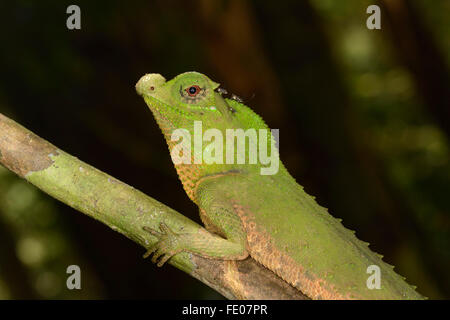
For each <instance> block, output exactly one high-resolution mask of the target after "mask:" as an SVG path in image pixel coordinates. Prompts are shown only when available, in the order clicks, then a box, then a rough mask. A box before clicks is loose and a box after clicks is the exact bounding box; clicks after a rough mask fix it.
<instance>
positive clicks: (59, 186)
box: [0, 114, 307, 299]
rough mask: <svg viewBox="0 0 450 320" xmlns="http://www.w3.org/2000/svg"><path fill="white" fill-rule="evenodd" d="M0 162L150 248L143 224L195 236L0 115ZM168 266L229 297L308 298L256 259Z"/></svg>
mask: <svg viewBox="0 0 450 320" xmlns="http://www.w3.org/2000/svg"><path fill="white" fill-rule="evenodd" d="M0 164H2V165H3V166H5V167H6V168H8V169H9V170H11V171H13V172H15V173H16V174H17V175H18V176H19V177H21V178H23V179H26V180H27V181H29V182H31V183H32V184H34V185H35V186H36V187H38V188H39V189H41V190H42V191H44V192H46V193H47V194H49V195H50V196H52V197H54V198H56V199H58V200H60V201H61V202H64V203H65V204H67V205H69V206H71V207H72V208H74V209H76V210H78V211H80V212H82V213H84V214H86V215H88V216H90V217H92V218H94V219H96V220H98V221H100V222H102V223H104V224H106V225H107V226H109V227H110V228H112V229H113V230H115V231H117V232H120V233H122V234H123V235H125V236H126V237H128V238H130V239H131V240H133V241H135V242H137V243H139V244H140V245H142V246H144V247H146V248H148V247H150V246H151V245H153V244H154V243H155V242H156V238H154V237H153V236H151V235H149V234H148V233H147V232H145V231H144V230H143V228H142V227H143V226H147V227H150V228H154V229H158V228H159V224H160V222H163V221H164V222H165V223H166V224H167V225H168V226H169V227H170V228H172V230H174V231H175V232H176V231H184V232H186V231H187V232H196V231H198V230H199V228H201V226H199V225H198V224H196V223H195V222H193V221H191V220H189V219H188V218H186V217H184V216H183V215H181V214H180V213H178V212H176V211H175V210H173V209H171V208H169V207H167V206H165V205H163V204H162V203H160V202H158V201H156V200H155V199H152V198H150V197H148V196H146V195H145V194H143V193H142V192H140V191H138V190H136V189H134V188H133V187H131V186H128V185H127V184H125V183H123V182H121V181H119V180H117V179H115V178H113V177H111V176H109V175H107V174H106V173H103V172H101V171H99V170H97V169H96V168H94V167H91V166H89V165H88V164H86V163H84V162H82V161H80V160H78V159H77V158H75V157H73V156H71V155H69V154H67V153H65V152H63V151H61V150H59V149H57V148H56V147H55V146H53V145H52V144H50V143H49V142H47V141H45V140H44V139H42V138H40V137H38V136H37V135H35V134H34V133H32V132H31V131H29V130H27V129H25V128H24V127H22V126H20V125H19V124H17V123H16V122H14V121H12V120H11V119H9V118H7V117H5V116H4V115H2V114H0ZM169 263H170V264H171V265H173V266H175V267H176V268H178V269H180V270H182V271H184V272H186V273H188V274H189V275H191V276H193V277H195V278H197V279H198V280H200V281H202V282H203V283H205V284H207V285H208V286H210V287H211V288H213V289H215V290H216V291H218V292H219V293H221V294H222V295H224V296H225V297H227V298H229V299H307V297H306V296H304V295H303V294H302V293H300V292H299V291H298V290H296V289H295V288H293V287H292V286H290V285H289V284H287V283H286V282H285V281H283V280H282V279H281V278H279V277H277V276H276V275H275V274H274V273H272V272H271V271H269V270H268V269H266V268H264V267H263V266H261V265H260V264H258V263H257V262H256V261H254V260H253V259H251V258H248V259H246V260H244V261H221V260H212V259H206V258H202V257H199V256H196V255H192V254H188V253H180V254H177V255H175V256H173V257H172V258H171V259H170V260H169Z"/></svg>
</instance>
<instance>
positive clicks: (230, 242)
mask: <svg viewBox="0 0 450 320" xmlns="http://www.w3.org/2000/svg"><path fill="white" fill-rule="evenodd" d="M136 90H137V92H138V94H139V95H141V96H142V97H143V98H144V100H145V102H146V104H147V105H148V107H149V108H150V110H151V112H152V113H153V116H154V117H155V119H156V121H157V123H158V125H159V127H160V128H161V130H162V132H163V134H164V137H165V139H166V141H167V144H168V146H169V149H170V152H171V155H172V160H174V165H175V168H176V170H177V173H178V176H179V178H180V180H181V182H182V184H183V187H184V189H185V191H186V193H187V195H188V196H189V197H190V199H191V200H192V201H194V202H195V203H196V204H197V206H198V207H199V209H200V216H201V219H202V221H203V223H204V224H205V227H206V229H207V230H208V231H206V230H204V231H202V232H200V233H195V234H189V233H175V232H173V231H172V230H171V229H170V228H169V227H167V226H166V225H165V224H162V225H161V230H152V229H149V228H147V229H146V230H147V231H149V232H150V233H151V234H152V235H153V236H155V237H158V239H159V242H158V243H157V244H156V245H155V246H154V247H152V248H150V249H149V251H148V252H147V254H146V255H147V256H148V255H150V254H152V253H153V257H152V260H153V261H154V262H158V265H162V264H164V263H165V262H166V261H167V260H168V259H169V258H170V257H171V256H173V255H174V254H176V253H179V252H181V251H186V252H191V253H193V254H197V255H200V256H203V257H207V258H210V259H224V260H233V259H244V258H246V257H247V256H248V255H250V256H251V257H252V258H254V259H255V260H256V261H258V262H259V263H261V264H263V265H264V266H265V267H267V268H268V269H270V270H271V271H273V272H274V273H276V274H277V275H278V276H280V277H281V278H283V279H284V280H285V281H287V282H288V283H290V284H291V285H292V286H294V287H295V288H297V289H298V290H300V291H302V292H303V293H304V294H306V295H307V296H309V297H310V298H312V299H422V298H423V297H422V296H421V295H420V294H419V293H417V292H416V291H415V289H414V288H413V287H412V286H410V285H409V284H408V283H406V282H405V281H404V279H403V278H402V277H401V276H399V275H398V274H396V273H395V272H394V271H393V267H392V266H390V265H388V264H386V263H384V262H383V261H382V260H381V258H380V257H379V255H377V254H376V253H374V252H372V251H371V250H370V249H369V248H368V245H367V243H364V242H362V241H360V240H358V239H357V238H356V237H355V236H354V234H353V232H351V231H350V230H347V229H346V228H344V227H343V226H342V224H341V223H340V222H339V220H338V219H336V218H334V217H332V216H331V215H330V214H329V213H328V211H327V209H325V208H323V207H321V206H319V205H318V204H317V203H316V201H315V200H314V198H313V197H311V196H309V195H308V194H307V193H305V191H304V190H303V187H302V186H300V185H299V184H298V183H297V182H296V181H295V179H294V178H293V177H291V175H290V174H289V173H288V171H287V170H286V168H285V167H284V166H283V164H282V163H281V162H280V163H279V164H278V162H277V161H278V150H277V148H276V146H275V145H276V143H275V138H274V135H273V134H272V132H271V131H270V130H269V128H268V127H267V125H266V124H265V123H264V121H263V120H262V119H261V117H259V116H258V115H257V114H256V113H254V112H253V111H252V110H251V109H250V108H249V107H247V106H246V105H245V104H243V103H242V102H241V101H240V99H228V98H225V97H224V96H223V94H225V92H226V91H225V90H220V88H219V84H218V83H216V82H214V81H212V80H211V79H210V78H208V77H207V76H205V75H203V74H201V73H197V72H186V73H183V74H180V75H178V76H177V77H175V78H174V79H172V80H169V81H166V80H165V78H164V77H163V76H161V75H160V74H147V75H144V76H143V77H142V78H141V79H140V80H139V82H138V83H137V84H136ZM199 124H200V125H201V126H200V127H199ZM199 128H200V129H199ZM199 130H201V134H200V135H199ZM230 135H234V136H233V137H232V138H230V139H228V138H229V137H230ZM230 144H232V146H230ZM264 155H265V156H266V158H264ZM268 168H269V169H270V168H272V169H273V170H268V171H267V170H266V171H265V172H266V174H262V172H263V171H264V170H262V169H268Z"/></svg>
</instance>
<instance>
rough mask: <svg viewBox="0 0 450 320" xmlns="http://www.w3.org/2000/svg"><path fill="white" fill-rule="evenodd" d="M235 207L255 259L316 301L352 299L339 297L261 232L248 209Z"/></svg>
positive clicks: (327, 285)
mask: <svg viewBox="0 0 450 320" xmlns="http://www.w3.org/2000/svg"><path fill="white" fill-rule="evenodd" d="M233 207H234V209H235V211H236V213H237V214H238V215H239V217H240V218H241V221H242V223H243V224H244V228H245V231H246V233H247V243H248V250H249V252H250V256H251V257H252V258H253V259H255V260H256V261H258V262H259V263H261V264H262V265H264V266H265V267H266V268H268V269H270V270H272V271H273V272H274V273H275V274H277V275H278V276H279V277H280V278H282V279H283V280H285V281H286V282H288V283H289V284H291V285H292V286H294V287H295V288H297V289H298V290H300V291H301V292H303V293H304V294H306V295H307V296H308V297H310V298H312V299H327V300H330V299H336V300H342V299H348V298H349V297H347V296H344V295H342V294H340V293H338V292H337V291H336V290H335V289H334V288H333V286H331V285H329V284H328V283H326V282H325V281H324V280H323V279H319V278H317V277H316V276H315V275H313V274H311V273H310V272H308V271H307V270H306V269H305V268H304V267H302V266H301V265H300V264H299V263H298V262H297V261H295V260H294V259H292V258H291V257H290V256H288V255H287V254H286V253H283V252H281V251H280V250H279V249H278V248H277V247H276V246H275V244H274V243H273V240H272V238H271V237H270V235H269V234H267V232H265V231H262V230H260V228H258V226H257V225H256V223H255V222H254V221H253V219H252V217H251V213H250V211H249V209H248V208H244V207H243V206H241V205H239V204H237V203H234V204H233Z"/></svg>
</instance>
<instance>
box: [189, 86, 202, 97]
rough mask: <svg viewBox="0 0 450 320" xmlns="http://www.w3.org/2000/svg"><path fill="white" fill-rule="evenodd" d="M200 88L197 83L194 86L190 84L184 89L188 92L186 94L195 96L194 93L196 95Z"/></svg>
mask: <svg viewBox="0 0 450 320" xmlns="http://www.w3.org/2000/svg"><path fill="white" fill-rule="evenodd" d="M200 90H201V88H200V87H199V86H197V85H195V86H190V87H189V88H187V89H186V92H187V93H188V95H189V96H190V97H195V96H196V95H198V94H199V93H200Z"/></svg>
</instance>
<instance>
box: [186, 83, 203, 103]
mask: <svg viewBox="0 0 450 320" xmlns="http://www.w3.org/2000/svg"><path fill="white" fill-rule="evenodd" d="M207 94H208V88H206V87H204V88H202V87H200V86H199V85H196V84H193V85H190V86H188V87H185V88H183V87H182V86H180V95H181V99H182V100H183V102H184V103H189V104H196V103H199V102H200V101H201V100H202V99H204V98H206V96H207Z"/></svg>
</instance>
